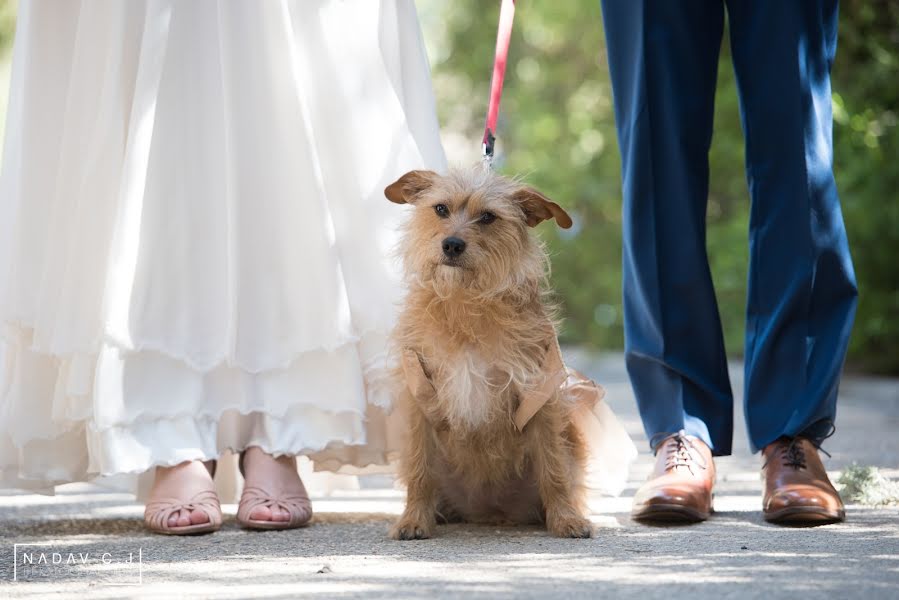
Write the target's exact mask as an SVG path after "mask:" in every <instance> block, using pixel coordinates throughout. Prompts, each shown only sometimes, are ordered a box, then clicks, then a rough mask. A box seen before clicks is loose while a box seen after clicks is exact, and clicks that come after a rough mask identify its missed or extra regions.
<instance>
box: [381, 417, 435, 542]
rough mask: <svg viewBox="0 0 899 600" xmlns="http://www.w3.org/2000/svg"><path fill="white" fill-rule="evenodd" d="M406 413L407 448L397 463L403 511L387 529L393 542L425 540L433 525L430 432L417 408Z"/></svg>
mask: <svg viewBox="0 0 899 600" xmlns="http://www.w3.org/2000/svg"><path fill="white" fill-rule="evenodd" d="M410 413H411V414H410V415H409V437H408V442H407V443H408V446H407V448H406V452H405V453H404V455H403V458H402V461H401V462H400V479H401V480H402V481H404V482H405V483H406V508H405V510H404V511H403V514H402V516H401V517H400V519H399V521H397V523H396V524H395V525H394V526H393V527H392V528H391V530H390V537H392V538H393V539H395V540H420V539H425V538H429V537H431V534H432V533H433V530H434V526H435V525H436V523H437V482H436V481H435V474H434V457H435V455H436V452H437V447H436V441H435V439H434V431H433V429H432V428H431V425H430V423H428V421H427V419H425V416H424V415H423V414H422V413H421V411H420V410H419V409H418V407H416V406H413V407H412V410H411V411H410Z"/></svg>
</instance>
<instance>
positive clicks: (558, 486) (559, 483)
mask: <svg viewBox="0 0 899 600" xmlns="http://www.w3.org/2000/svg"><path fill="white" fill-rule="evenodd" d="M527 428H528V430H529V431H527V430H526V431H527V433H528V435H529V436H530V437H531V440H530V443H529V446H530V448H531V451H532V453H533V454H532V460H533V463H534V474H535V476H536V479H537V486H538V488H539V490H540V499H541V500H542V501H543V506H544V508H545V510H546V528H547V529H548V530H549V532H550V533H551V534H553V535H555V536H558V537H571V538H587V537H591V536H592V535H593V526H592V525H591V523H590V520H589V519H587V518H586V516H585V515H586V512H587V506H586V498H585V488H584V485H583V481H582V479H583V470H584V468H585V460H586V450H585V447H584V444H583V440H582V439H581V438H580V437H579V434H578V433H577V432H576V431H575V430H574V429H573V428H571V427H568V428H565V427H564V426H563V424H562V415H561V411H560V410H559V408H558V405H557V404H555V403H552V404H548V405H546V406H544V407H543V409H542V410H540V412H538V413H537V414H536V415H535V416H534V418H533V419H532V420H531V422H530V423H528V425H527Z"/></svg>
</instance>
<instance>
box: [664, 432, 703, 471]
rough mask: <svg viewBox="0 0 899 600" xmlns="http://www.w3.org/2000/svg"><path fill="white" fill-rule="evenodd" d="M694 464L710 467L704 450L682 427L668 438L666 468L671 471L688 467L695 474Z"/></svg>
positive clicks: (701, 467) (700, 466)
mask: <svg viewBox="0 0 899 600" xmlns="http://www.w3.org/2000/svg"><path fill="white" fill-rule="evenodd" d="M694 465H696V466H697V467H699V468H700V469H707V468H708V463H706V461H705V458H704V457H703V455H702V452H701V451H700V450H699V448H698V447H697V446H696V444H694V443H693V441H692V440H691V439H690V438H689V437H687V433H686V432H685V431H684V430H683V429H681V430H680V431H678V432H677V433H675V434H674V435H672V436H670V437H668V438H667V441H666V444H665V470H666V471H670V470H672V469H677V468H678V467H686V468H687V470H689V471H690V473H691V474H693V475H695V473H694V472H693V466H694Z"/></svg>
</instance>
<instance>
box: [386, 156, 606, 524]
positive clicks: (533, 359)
mask: <svg viewBox="0 0 899 600" xmlns="http://www.w3.org/2000/svg"><path fill="white" fill-rule="evenodd" d="M384 193H385V195H386V196H387V198H388V199H389V200H391V201H393V202H396V203H399V204H404V203H405V204H411V205H414V207H415V210H414V211H412V215H411V218H410V219H409V221H408V223H407V225H406V227H405V230H404V239H403V245H402V247H401V252H402V257H403V262H404V266H405V271H406V279H407V285H408V288H409V289H408V295H407V298H406V301H405V306H404V308H403V310H402V311H401V315H400V318H399V322H398V324H397V327H396V330H395V332H394V339H393V349H394V351H396V352H397V353H398V355H399V356H401V357H402V360H401V361H399V362H400V363H401V365H400V366H398V367H397V369H396V372H395V374H394V375H395V378H396V382H397V384H398V385H397V387H398V389H401V390H402V392H400V393H399V401H400V402H402V403H404V404H405V405H404V407H403V408H404V410H405V412H407V413H408V415H409V429H408V439H407V447H406V448H405V451H404V453H403V455H402V459H401V464H400V478H401V479H402V480H403V481H404V482H405V484H406V486H407V489H408V494H407V500H406V508H405V511H404V513H403V515H402V517H401V518H400V519H399V521H398V522H397V523H396V525H395V526H394V527H393V528H392V530H391V537H393V538H394V539H400V540H410V539H422V538H428V537H430V536H431V535H432V534H433V532H434V528H435V525H436V524H437V522H438V520H439V521H440V522H458V521H465V522H473V523H490V524H525V523H545V524H546V527H547V529H548V530H549V531H550V532H551V533H552V534H554V535H557V536H561V537H575V538H583V537H590V536H591V535H592V532H593V529H592V526H591V524H590V521H589V520H588V519H587V518H586V517H585V515H586V488H585V486H584V483H583V480H584V474H585V468H586V460H587V453H588V451H587V448H586V446H585V441H584V439H582V436H581V434H580V433H579V432H578V430H577V429H576V427H575V426H574V425H573V421H572V410H571V402H569V401H567V399H566V398H564V393H563V392H562V391H561V390H560V388H559V383H560V381H559V378H558V373H559V372H560V371H559V370H560V369H562V370H563V371H564V369H563V366H562V364H561V358H560V355H559V354H558V345H557V342H556V330H555V324H554V320H553V310H552V307H551V306H550V304H549V303H548V302H547V299H546V293H547V271H548V259H547V256H546V253H545V252H544V249H543V246H542V244H541V243H540V242H539V241H538V240H537V238H536V237H535V236H533V235H531V233H530V231H529V228H530V227H534V226H536V225H537V224H539V223H540V222H542V221H544V220H548V219H555V220H556V222H557V223H558V225H559V226H561V227H563V228H568V227H570V226H571V218H570V217H569V216H568V214H566V213H565V211H564V210H562V208H561V207H559V205H557V204H555V203H554V202H552V201H550V200H549V199H547V198H546V197H545V196H543V195H542V194H540V193H539V192H538V191H536V190H535V189H533V188H530V187H526V186H523V185H521V184H520V183H517V182H515V181H513V180H510V179H507V178H504V177H501V176H498V175H495V174H493V173H490V172H489V171H487V170H486V169H478V168H473V169H470V170H458V171H453V172H451V173H449V174H448V175H445V176H443V175H438V174H436V173H433V172H430V171H412V172H409V173H407V174H405V175H403V176H402V177H401V178H400V179H399V180H398V181H396V182H395V183H393V184H391V185H390V186H388V187H387V189H386V190H385V191H384ZM563 379H564V376H563Z"/></svg>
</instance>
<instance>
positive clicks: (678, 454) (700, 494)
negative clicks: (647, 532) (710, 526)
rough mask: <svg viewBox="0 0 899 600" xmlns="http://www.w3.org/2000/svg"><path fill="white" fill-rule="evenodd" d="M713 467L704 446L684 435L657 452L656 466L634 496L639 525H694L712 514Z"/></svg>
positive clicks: (667, 441) (671, 439) (667, 440)
mask: <svg viewBox="0 0 899 600" xmlns="http://www.w3.org/2000/svg"><path fill="white" fill-rule="evenodd" d="M714 484H715V463H714V462H713V461H712V452H711V450H709V447H708V446H706V445H705V442H703V441H702V440H700V439H699V438H697V437H694V436H691V435H686V434H685V433H684V432H683V431H681V432H679V433H675V434H674V435H671V436H669V437H667V438H665V439H664V440H663V441H662V443H661V444H659V446H658V448H657V449H656V466H655V469H654V470H653V472H652V474H651V475H650V476H649V479H648V480H647V481H646V483H644V484H643V485H642V486H640V489H639V490H637V493H636V495H635V496H634V507H633V510H632V511H631V516H632V517H633V518H634V519H636V520H638V521H666V522H697V521H705V520H706V519H708V518H709V515H710V514H711V512H712V487H713V486H714Z"/></svg>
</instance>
